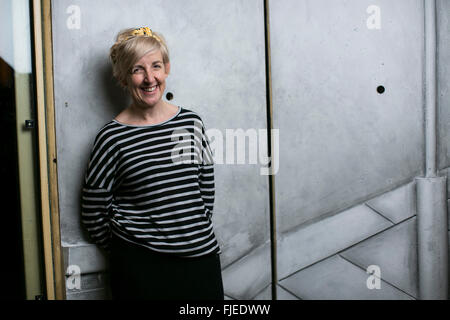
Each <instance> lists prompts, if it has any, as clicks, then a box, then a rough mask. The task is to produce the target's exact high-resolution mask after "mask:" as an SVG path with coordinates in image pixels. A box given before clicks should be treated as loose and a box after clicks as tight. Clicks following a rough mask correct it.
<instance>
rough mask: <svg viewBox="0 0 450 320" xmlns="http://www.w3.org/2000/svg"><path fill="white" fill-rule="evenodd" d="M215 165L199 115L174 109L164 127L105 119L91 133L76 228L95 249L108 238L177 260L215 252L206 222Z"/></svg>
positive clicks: (210, 203)
mask: <svg viewBox="0 0 450 320" xmlns="http://www.w3.org/2000/svg"><path fill="white" fill-rule="evenodd" d="M214 195H215V189H214V163H213V157H212V152H211V149H210V146H209V142H208V138H207V136H206V134H205V127H204V125H203V121H202V119H201V118H200V116H199V115H198V114H197V113H196V112H193V111H191V110H188V109H185V108H182V107H179V110H178V112H177V114H176V115H175V116H173V117H172V118H170V119H168V120H167V121H165V122H162V123H159V124H156V125H148V126H132V125H126V124H122V123H119V122H118V121H116V120H112V121H111V122H109V123H107V124H106V125H105V126H104V127H103V128H102V129H101V130H100V132H99V133H98V134H97V137H96V139H95V142H94V146H93V149H92V153H91V156H90V161H89V164H88V168H87V172H86V177H85V181H84V186H83V193H82V213H81V215H82V222H83V224H84V225H85V227H86V228H87V230H88V232H89V235H90V236H91V238H92V240H94V241H95V242H96V243H97V244H98V245H99V246H102V247H104V248H108V246H109V240H110V238H111V235H112V233H113V234H114V235H116V236H118V237H121V238H122V239H124V240H126V241H129V242H132V243H135V244H138V245H142V246H145V247H147V248H149V249H151V250H154V251H158V252H164V253H169V254H176V255H178V256H184V257H195V256H202V255H206V254H209V253H219V252H220V248H219V245H218V243H217V240H216V237H215V235H214V231H213V226H212V221H211V217H212V214H213V206H214Z"/></svg>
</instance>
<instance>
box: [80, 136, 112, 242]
mask: <svg viewBox="0 0 450 320" xmlns="http://www.w3.org/2000/svg"><path fill="white" fill-rule="evenodd" d="M116 154H117V150H116V149H115V148H114V145H112V144H111V142H110V141H108V139H107V138H105V137H102V136H101V135H100V134H99V136H97V138H96V141H95V143H94V147H93V150H92V153H91V156H90V161H89V164H88V168H87V170H86V176H85V179H84V184H83V189H82V199H81V221H82V223H83V225H84V226H85V228H86V229H87V231H88V234H89V236H90V237H91V239H92V240H93V241H94V242H95V243H96V244H97V245H99V246H100V247H102V248H104V249H106V250H108V248H109V240H110V238H111V226H110V215H111V211H112V210H111V209H112V204H113V194H112V185H113V182H114V171H115V162H116V160H115V159H116V158H117V156H116Z"/></svg>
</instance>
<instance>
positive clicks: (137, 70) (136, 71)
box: [131, 67, 143, 74]
mask: <svg viewBox="0 0 450 320" xmlns="http://www.w3.org/2000/svg"><path fill="white" fill-rule="evenodd" d="M142 72H143V69H142V68H141V67H136V68H133V69H132V70H131V73H133V74H139V73H142Z"/></svg>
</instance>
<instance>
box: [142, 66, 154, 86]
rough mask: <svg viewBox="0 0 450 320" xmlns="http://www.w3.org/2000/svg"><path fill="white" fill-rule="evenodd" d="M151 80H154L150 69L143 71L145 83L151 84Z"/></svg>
mask: <svg viewBox="0 0 450 320" xmlns="http://www.w3.org/2000/svg"><path fill="white" fill-rule="evenodd" d="M153 80H156V77H155V74H154V73H153V71H152V70H151V69H145V71H144V81H146V82H150V83H151V82H152V81H153Z"/></svg>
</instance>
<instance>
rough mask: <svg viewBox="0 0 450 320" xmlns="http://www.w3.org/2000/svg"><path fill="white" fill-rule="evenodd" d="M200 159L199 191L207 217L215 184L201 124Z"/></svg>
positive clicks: (212, 203)
mask: <svg viewBox="0 0 450 320" xmlns="http://www.w3.org/2000/svg"><path fill="white" fill-rule="evenodd" d="M201 159H202V161H201V164H200V172H199V183H200V192H201V195H202V199H203V202H204V204H205V207H206V209H207V210H208V212H207V215H208V216H209V218H211V217H212V215H213V209H214V198H215V185H214V159H213V154H212V151H211V147H210V144H209V139H208V136H207V135H206V132H205V127H204V126H203V125H202V157H201Z"/></svg>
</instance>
